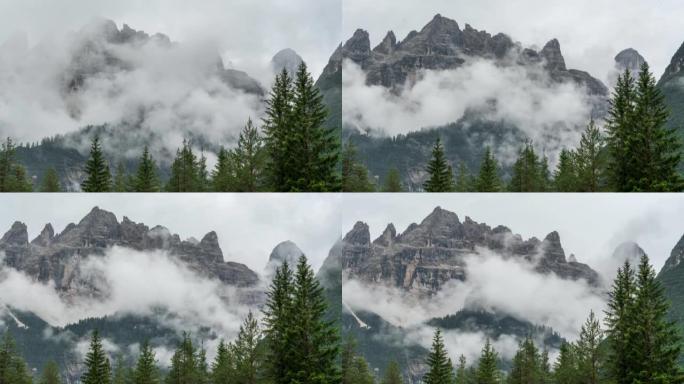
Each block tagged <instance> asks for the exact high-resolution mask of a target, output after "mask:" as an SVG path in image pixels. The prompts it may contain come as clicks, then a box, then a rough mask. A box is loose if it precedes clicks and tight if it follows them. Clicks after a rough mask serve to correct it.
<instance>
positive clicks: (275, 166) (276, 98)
mask: <svg viewBox="0 0 684 384" xmlns="http://www.w3.org/2000/svg"><path fill="white" fill-rule="evenodd" d="M293 94H294V91H293V89H292V79H291V78H290V75H289V74H288V72H287V70H286V69H285V68H283V70H282V71H281V72H280V74H278V75H277V76H276V78H275V82H274V84H273V87H272V88H271V92H270V94H269V98H268V100H266V116H265V117H264V119H263V123H264V147H265V150H266V153H267V156H268V158H267V162H266V174H267V177H268V180H269V183H270V185H271V189H272V190H274V191H276V192H287V191H289V190H290V188H289V187H290V185H289V180H290V179H291V178H292V175H290V171H291V169H292V168H293V163H292V158H291V154H292V151H291V149H292V147H293V146H294V144H293V142H294V140H293V132H292V131H293V128H294V127H293V126H292V119H293V118H292V114H293V111H292V109H293Z"/></svg>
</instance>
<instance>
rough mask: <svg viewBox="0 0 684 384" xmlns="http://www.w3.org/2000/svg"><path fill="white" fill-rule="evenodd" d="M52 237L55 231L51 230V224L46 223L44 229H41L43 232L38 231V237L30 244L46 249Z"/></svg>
mask: <svg viewBox="0 0 684 384" xmlns="http://www.w3.org/2000/svg"><path fill="white" fill-rule="evenodd" d="M54 237H55V230H54V229H53V228H52V224H50V223H47V224H45V227H43V230H42V231H40V235H38V236H37V237H36V238H35V239H33V240H32V241H31V244H35V245H40V246H43V247H46V246H48V245H50V243H51V242H52V240H53V239H54Z"/></svg>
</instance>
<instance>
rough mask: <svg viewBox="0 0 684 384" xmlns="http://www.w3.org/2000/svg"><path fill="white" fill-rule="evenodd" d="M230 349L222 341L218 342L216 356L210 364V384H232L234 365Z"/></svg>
mask: <svg viewBox="0 0 684 384" xmlns="http://www.w3.org/2000/svg"><path fill="white" fill-rule="evenodd" d="M233 360H234V356H233V355H232V353H231V347H230V346H229V345H227V344H226V343H225V342H224V341H223V339H222V340H220V341H219V345H218V348H217V349H216V356H215V357H214V361H213V362H212V363H211V382H212V383H213V384H223V383H232V382H234V381H235V376H236V373H235V366H234V365H235V363H234V361H233Z"/></svg>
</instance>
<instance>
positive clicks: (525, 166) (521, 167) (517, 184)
mask: <svg viewBox="0 0 684 384" xmlns="http://www.w3.org/2000/svg"><path fill="white" fill-rule="evenodd" d="M543 173H544V170H543V165H542V162H541V161H540V160H539V156H537V154H536V153H535V151H534V148H533V147H532V143H529V142H528V143H527V144H525V146H524V147H523V148H522V149H521V150H520V152H519V154H518V159H517V160H516V161H515V163H514V164H513V176H512V177H511V182H510V184H509V187H508V189H509V191H511V192H539V191H542V190H543V189H544V182H543V177H542V174H543Z"/></svg>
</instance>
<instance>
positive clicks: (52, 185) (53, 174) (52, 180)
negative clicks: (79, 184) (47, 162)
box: [40, 167, 62, 192]
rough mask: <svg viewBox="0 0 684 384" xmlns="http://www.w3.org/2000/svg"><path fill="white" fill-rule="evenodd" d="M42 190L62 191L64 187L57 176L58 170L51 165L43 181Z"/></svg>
mask: <svg viewBox="0 0 684 384" xmlns="http://www.w3.org/2000/svg"><path fill="white" fill-rule="evenodd" d="M40 191H41V192H61V191H62V187H61V185H60V183H59V177H58V176H57V171H55V169H54V168H52V167H50V168H48V170H47V171H45V175H44V176H43V183H42V185H41V187H40Z"/></svg>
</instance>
